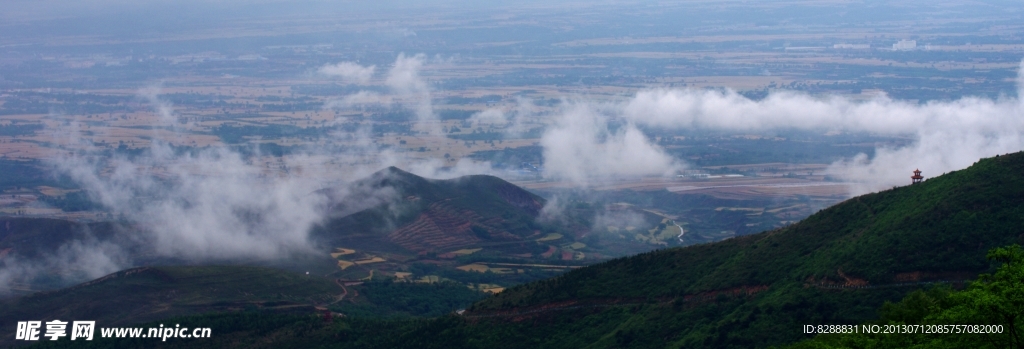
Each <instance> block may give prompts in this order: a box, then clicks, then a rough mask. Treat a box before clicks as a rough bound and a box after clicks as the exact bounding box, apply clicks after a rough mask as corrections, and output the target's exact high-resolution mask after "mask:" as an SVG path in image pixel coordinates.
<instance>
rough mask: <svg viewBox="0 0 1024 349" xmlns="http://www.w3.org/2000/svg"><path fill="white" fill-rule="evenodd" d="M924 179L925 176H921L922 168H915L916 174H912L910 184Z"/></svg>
mask: <svg viewBox="0 0 1024 349" xmlns="http://www.w3.org/2000/svg"><path fill="white" fill-rule="evenodd" d="M922 180H924V176H921V170H919V169H918V170H914V175H913V176H910V184H917V183H921V181H922Z"/></svg>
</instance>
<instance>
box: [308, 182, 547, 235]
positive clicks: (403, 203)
mask: <svg viewBox="0 0 1024 349" xmlns="http://www.w3.org/2000/svg"><path fill="white" fill-rule="evenodd" d="M327 193H328V195H329V196H330V197H332V199H333V200H332V201H333V202H334V203H335V204H334V206H333V212H334V218H332V219H331V220H330V221H328V222H327V223H325V224H324V225H323V226H322V227H319V228H318V229H315V230H314V234H313V236H314V238H315V239H317V240H319V241H320V242H321V243H324V244H327V245H329V246H346V247H352V248H356V249H371V250H378V251H379V250H391V251H405V252H411V253H422V252H446V251H450V250H456V249H459V248H464V247H470V246H477V245H494V246H500V245H503V244H505V245H508V244H510V243H511V245H515V243H516V242H520V243H522V242H527V241H528V240H527V239H526V238H527V237H528V236H531V235H538V234H540V229H541V227H540V226H539V225H537V224H536V223H535V219H536V218H537V216H538V215H539V214H540V210H541V208H543V207H544V203H545V201H544V199H543V198H541V197H539V196H537V195H534V194H532V193H530V192H528V191H526V190H523V189H522V188H519V187H517V186H515V185H514V184H511V183H509V182H506V181H504V180H502V179H500V178H497V177H493V176H483V175H478V176H465V177H459V178H455V179H449V180H430V179H425V178H422V177H419V176H416V175H414V174H411V173H408V172H405V171H402V170H400V169H398V168H395V167H389V168H386V169H384V170H381V171H378V172H376V173H374V174H373V175H371V176H370V177H368V178H366V179H363V180H361V181H358V182H356V183H354V184H353V185H351V186H348V187H345V188H340V189H335V190H330V191H327ZM366 203H370V204H371V205H367V204H366ZM358 205H362V206H363V207H365V206H369V207H365V208H362V209H360V210H355V209H353V206H356V207H358ZM353 211H354V212H353ZM531 245H532V241H531Z"/></svg>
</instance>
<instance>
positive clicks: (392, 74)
mask: <svg viewBox="0 0 1024 349" xmlns="http://www.w3.org/2000/svg"><path fill="white" fill-rule="evenodd" d="M425 59H426V55H424V54H422V53H420V54H417V55H415V56H406V55H405V54H404V53H400V54H399V55H398V58H396V59H395V65H394V66H393V67H391V70H389V71H388V76H387V79H385V81H384V82H385V83H386V84H387V85H388V87H390V88H391V89H392V90H393V91H394V92H395V94H396V95H397V96H398V97H399V98H400V99H401V100H402V101H403V104H405V105H406V107H407V108H410V109H413V111H415V113H416V119H417V121H418V122H419V124H420V126H421V127H423V128H426V129H427V130H428V131H429V132H430V133H433V134H439V133H440V126H439V125H437V124H436V122H437V116H436V115H435V114H434V107H433V101H432V100H431V95H430V86H429V85H428V84H427V83H426V81H424V80H423V78H422V77H421V76H420V70H421V69H422V68H423V63H424V60H425Z"/></svg>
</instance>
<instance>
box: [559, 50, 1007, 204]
mask: <svg viewBox="0 0 1024 349" xmlns="http://www.w3.org/2000/svg"><path fill="white" fill-rule="evenodd" d="M1018 80H1019V81H1018V86H1019V89H1022V88H1024V83H1021V81H1024V69H1022V72H1021V73H1020V77H1019V78H1018ZM1021 91H1022V90H1019V91H1018V97H1009V96H1007V97H1001V98H998V99H989V98H981V97H965V98H961V99H958V100H953V101H930V102H926V103H921V104H919V103H915V102H909V101H901V100H894V99H891V98H888V97H886V96H879V97H876V98H873V99H870V100H866V101H860V100H853V99H850V98H847V97H842V96H824V97H819V96H812V95H808V94H804V93H798V92H790V91H782V92H775V93H772V94H771V95H769V96H768V97H767V98H765V99H763V100H760V101H755V100H751V99H748V98H746V97H743V96H742V95H740V94H738V93H736V92H735V91H732V90H724V91H721V90H692V89H653V90H645V91H641V92H638V93H637V94H636V95H635V96H634V97H632V98H630V99H629V100H627V101H625V102H622V103H618V104H613V105H600V104H597V103H588V102H577V103H574V104H573V105H571V106H569V107H567V108H565V109H564V110H563V111H562V112H561V113H560V114H559V115H556V116H555V124H554V125H553V126H551V127H549V128H548V129H547V131H546V132H545V133H544V136H543V139H542V140H541V144H542V145H543V146H544V159H545V166H546V167H545V175H547V176H550V177H563V178H568V179H572V180H575V181H577V182H580V183H586V179H587V178H600V177H602V176H621V175H659V174H663V173H666V172H670V171H672V170H674V169H678V168H680V167H681V166H684V164H682V163H681V162H680V161H679V160H675V159H671V158H670V157H669V156H668V155H666V154H665V152H664V150H663V149H662V148H661V147H659V146H658V145H656V144H652V143H651V142H650V140H649V139H648V138H647V137H645V136H644V135H642V133H640V132H639V131H638V128H639V127H654V128H661V129H669V130H671V129H678V130H714V131H733V132H754V133H756V132H770V131H779V130H808V131H820V132H823V133H824V132H828V131H840V132H869V133H874V134H879V135H887V136H908V137H911V138H913V139H914V141H913V143H912V144H911V145H909V146H906V147H902V148H887V147H881V148H878V149H877V150H876V152H875V155H874V157H872V158H868V157H867V156H866V155H863V154H861V155H858V156H855V157H853V158H850V159H845V160H842V161H838V162H836V163H833V164H832V165H831V167H830V168H829V171H828V172H829V174H831V175H832V176H834V177H837V178H840V179H843V180H846V181H850V182H853V183H856V185H855V187H854V189H853V190H854V192H852V193H851V194H862V193H865V192H870V191H877V190H879V189H884V188H887V187H891V186H894V185H904V184H906V183H908V180H909V179H908V176H909V173H910V172H911V171H912V170H914V169H915V168H920V169H921V170H922V171H925V173H926V174H930V175H932V176H934V175H938V174H941V173H945V172H949V171H953V170H958V169H962V168H965V167H967V166H970V165H971V164H972V163H973V162H975V161H977V160H978V159H979V158H983V157H990V156H994V155H996V154H1001V153H1008V152H1015V151H1020V150H1021V149H1024V102H1022V100H1021V99H1020V96H1024V92H1021ZM595 106H599V107H595ZM599 110H600V111H599ZM612 120H614V121H618V122H620V123H621V124H622V125H620V126H619V127H617V128H616V130H613V128H611V127H609V124H610V121H612Z"/></svg>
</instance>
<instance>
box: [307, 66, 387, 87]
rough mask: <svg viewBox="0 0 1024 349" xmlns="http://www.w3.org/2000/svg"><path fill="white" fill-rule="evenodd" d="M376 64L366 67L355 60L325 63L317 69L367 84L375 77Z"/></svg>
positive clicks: (327, 74) (350, 80)
mask: <svg viewBox="0 0 1024 349" xmlns="http://www.w3.org/2000/svg"><path fill="white" fill-rule="evenodd" d="M375 69H377V67H376V66H373V65H371V66H368V67H364V66H361V65H359V64H357V63H353V62H339V63H337V64H325V65H324V66H322V67H320V69H318V70H317V72H319V73H320V74H323V75H326V76H331V77H339V78H342V79H344V80H347V81H349V82H352V83H358V84H366V83H368V82H370V79H372V78H373V72H374V70H375Z"/></svg>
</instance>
